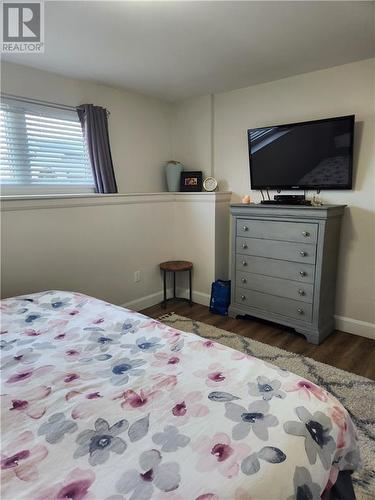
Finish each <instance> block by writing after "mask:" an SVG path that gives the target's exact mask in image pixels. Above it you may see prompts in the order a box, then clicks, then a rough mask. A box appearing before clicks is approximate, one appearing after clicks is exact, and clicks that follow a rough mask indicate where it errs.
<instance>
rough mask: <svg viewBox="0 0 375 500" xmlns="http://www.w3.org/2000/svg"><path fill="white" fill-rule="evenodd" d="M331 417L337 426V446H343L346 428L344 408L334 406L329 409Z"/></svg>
mask: <svg viewBox="0 0 375 500" xmlns="http://www.w3.org/2000/svg"><path fill="white" fill-rule="evenodd" d="M330 416H331V419H332V420H333V421H334V422H335V424H336V425H337V427H338V428H339V434H338V436H337V448H344V446H345V434H346V431H347V429H348V423H347V413H346V412H345V410H344V408H340V407H339V406H334V407H333V408H332V409H331V410H330Z"/></svg>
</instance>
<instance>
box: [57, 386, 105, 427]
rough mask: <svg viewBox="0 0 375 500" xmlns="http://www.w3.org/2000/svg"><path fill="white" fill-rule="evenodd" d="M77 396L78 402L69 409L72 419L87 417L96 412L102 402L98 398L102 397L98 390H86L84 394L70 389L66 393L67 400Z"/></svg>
mask: <svg viewBox="0 0 375 500" xmlns="http://www.w3.org/2000/svg"><path fill="white" fill-rule="evenodd" d="M77 396H79V403H78V404H77V405H76V406H74V408H73V409H72V411H71V416H72V418H73V419H74V420H77V419H81V418H87V417H90V416H91V415H94V414H95V413H97V412H98V409H99V408H100V407H101V406H99V405H101V404H102V403H101V402H100V399H101V398H102V397H103V396H102V395H101V394H100V393H99V392H98V391H94V392H88V393H86V394H82V393H79V392H78V391H70V392H69V393H68V394H66V396H65V399H66V400H67V401H69V400H71V399H72V398H76V397H77Z"/></svg>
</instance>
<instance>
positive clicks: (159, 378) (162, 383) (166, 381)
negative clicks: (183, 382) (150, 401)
mask: <svg viewBox="0 0 375 500" xmlns="http://www.w3.org/2000/svg"><path fill="white" fill-rule="evenodd" d="M151 380H153V381H154V382H155V385H154V386H153V389H166V390H167V391H171V390H172V389H173V388H174V387H175V386H176V385H177V377H176V375H164V374H163V373H158V374H157V375H153V376H152V377H151Z"/></svg>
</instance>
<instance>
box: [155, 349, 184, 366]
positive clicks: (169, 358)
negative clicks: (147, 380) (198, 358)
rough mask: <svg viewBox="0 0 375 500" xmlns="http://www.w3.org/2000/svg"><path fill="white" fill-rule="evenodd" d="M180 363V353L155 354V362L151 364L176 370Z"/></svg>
mask: <svg viewBox="0 0 375 500" xmlns="http://www.w3.org/2000/svg"><path fill="white" fill-rule="evenodd" d="M180 362H181V354H179V353H166V352H156V353H155V354H154V361H152V362H151V366H158V367H160V368H167V369H169V370H175V369H176V367H178V365H179V363H180Z"/></svg>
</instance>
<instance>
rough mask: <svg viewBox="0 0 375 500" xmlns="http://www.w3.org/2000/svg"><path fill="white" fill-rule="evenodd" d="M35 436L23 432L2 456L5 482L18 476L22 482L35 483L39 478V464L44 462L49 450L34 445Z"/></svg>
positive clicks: (28, 432)
mask: <svg viewBox="0 0 375 500" xmlns="http://www.w3.org/2000/svg"><path fill="white" fill-rule="evenodd" d="M33 441H34V436H33V433H32V432H30V431H25V432H22V434H20V435H19V436H18V438H17V439H16V440H15V441H14V442H13V443H11V444H10V445H9V446H8V447H7V448H6V449H5V450H4V454H2V455H1V469H2V471H3V481H4V483H5V482H6V481H7V480H10V479H11V478H12V477H13V476H16V477H17V478H18V479H21V480H22V481H34V480H35V479H37V478H38V468H37V464H38V463H39V462H41V461H42V460H44V459H45V458H46V456H47V454H48V450H47V448H46V447H45V446H43V445H39V444H37V445H34V446H33Z"/></svg>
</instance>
